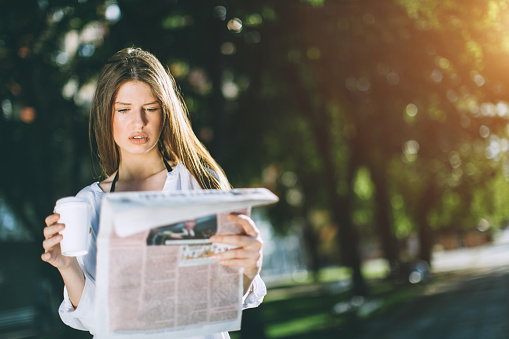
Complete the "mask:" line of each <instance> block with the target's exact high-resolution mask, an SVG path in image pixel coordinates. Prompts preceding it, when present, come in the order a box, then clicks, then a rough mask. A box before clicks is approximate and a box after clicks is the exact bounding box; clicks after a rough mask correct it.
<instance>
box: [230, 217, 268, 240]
mask: <svg viewBox="0 0 509 339" xmlns="http://www.w3.org/2000/svg"><path fill="white" fill-rule="evenodd" d="M228 218H229V219H230V220H231V221H234V222H236V223H238V224H239V225H240V226H241V227H242V229H243V230H244V233H245V234H246V235H249V236H250V237H253V238H256V237H258V236H259V235H260V231H258V228H257V227H256V225H255V223H254V221H253V219H251V218H250V217H248V216H247V215H245V214H236V213H230V214H228Z"/></svg>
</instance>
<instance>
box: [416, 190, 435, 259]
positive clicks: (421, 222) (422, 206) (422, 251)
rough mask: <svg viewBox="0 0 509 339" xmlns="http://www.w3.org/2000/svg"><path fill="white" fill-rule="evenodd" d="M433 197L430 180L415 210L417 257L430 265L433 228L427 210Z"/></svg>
mask: <svg viewBox="0 0 509 339" xmlns="http://www.w3.org/2000/svg"><path fill="white" fill-rule="evenodd" d="M434 197H435V186H434V184H433V183H432V180H430V182H429V184H428V187H427V188H426V189H425V191H424V192H423V194H422V196H421V197H420V199H419V203H418V208H417V212H416V223H417V225H418V227H419V259H420V260H424V261H426V262H427V263H428V264H429V265H430V267H431V249H432V248H433V230H432V229H431V227H430V226H429V224H428V211H429V210H430V208H431V206H432V204H433V201H434Z"/></svg>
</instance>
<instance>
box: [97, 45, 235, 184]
mask: <svg viewBox="0 0 509 339" xmlns="http://www.w3.org/2000/svg"><path fill="white" fill-rule="evenodd" d="M128 81H142V82H144V83H146V84H147V85H149V86H150V88H151V89H152V92H153V94H154V96H155V97H156V98H157V99H158V101H159V103H160V104H161V108H162V112H163V128H162V131H161V136H160V138H159V142H158V147H159V151H160V152H161V154H162V156H163V157H164V158H165V159H168V160H170V161H174V162H182V163H183V165H184V166H186V168H187V169H188V170H189V172H191V174H192V175H193V176H194V177H195V178H196V180H197V181H198V182H199V184H200V186H201V187H202V188H217V189H224V190H228V189H230V188H231V186H230V184H229V182H228V179H227V178H226V176H225V174H224V172H223V170H222V169H221V167H220V166H219V165H218V164H217V163H216V161H215V160H214V159H213V158H212V156H211V155H210V153H209V152H208V151H207V149H206V148H205V146H204V145H203V144H202V143H201V142H200V141H199V140H198V138H197V137H196V135H195V134H194V132H193V130H192V128H191V123H190V120H189V113H188V111H187V108H186V105H185V103H184V101H183V99H182V96H181V95H180V92H179V90H178V88H177V85H176V83H175V79H174V78H173V77H172V76H171V74H170V72H169V71H166V70H165V68H164V67H163V65H162V64H161V62H160V61H159V60H158V59H157V58H156V57H155V56H154V55H152V54H151V53H149V52H147V51H144V50H142V49H140V48H125V49H123V50H120V51H118V52H117V53H115V55H113V56H112V57H111V58H110V59H109V60H108V62H107V63H106V65H105V66H104V67H103V69H102V71H101V74H100V75H99V79H98V81H97V88H96V90H95V94H94V99H93V102H92V107H91V110H90V124H89V134H90V140H91V144H93V142H92V139H93V137H95V139H94V140H95V143H96V146H97V156H98V158H99V161H100V164H101V168H102V171H103V174H104V175H106V176H109V175H111V174H112V173H114V172H115V171H116V170H118V166H119V161H120V154H119V150H118V146H117V145H116V144H115V141H114V139H113V131H112V114H113V102H114V100H115V97H116V96H117V92H118V89H119V88H120V86H121V85H123V84H124V83H126V82H128Z"/></svg>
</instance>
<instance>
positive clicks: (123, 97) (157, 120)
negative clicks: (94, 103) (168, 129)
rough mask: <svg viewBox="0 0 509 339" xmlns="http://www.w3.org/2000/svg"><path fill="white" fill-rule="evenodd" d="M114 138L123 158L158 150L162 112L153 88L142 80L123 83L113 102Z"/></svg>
mask: <svg viewBox="0 0 509 339" xmlns="http://www.w3.org/2000/svg"><path fill="white" fill-rule="evenodd" d="M112 120H113V122H112V124H113V139H114V140H115V143H116V144H117V146H118V147H119V149H120V154H121V157H122V159H125V158H126V157H128V156H130V155H141V154H148V153H151V152H158V149H157V147H156V146H157V142H158V140H159V136H160V135H161V130H162V122H163V114H162V109H161V105H160V104H159V102H158V100H157V98H156V97H155V96H154V94H153V93H152V90H151V89H150V87H149V86H148V85H147V84H146V83H144V82H141V81H129V82H126V83H124V84H123V85H122V86H120V88H119V90H118V93H117V96H116V98H115V101H114V103H113V119H112Z"/></svg>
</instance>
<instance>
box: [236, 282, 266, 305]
mask: <svg viewBox="0 0 509 339" xmlns="http://www.w3.org/2000/svg"><path fill="white" fill-rule="evenodd" d="M266 294H267V287H265V283H264V282H263V280H262V278H261V277H260V275H259V274H258V275H257V276H256V277H255V278H254V279H253V282H252V283H251V288H250V289H249V291H248V292H247V293H246V294H245V295H244V297H243V298H242V301H243V303H242V309H244V310H245V309H246V308H254V307H258V306H259V305H260V304H261V303H262V301H263V298H264V297H265V295H266Z"/></svg>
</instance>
